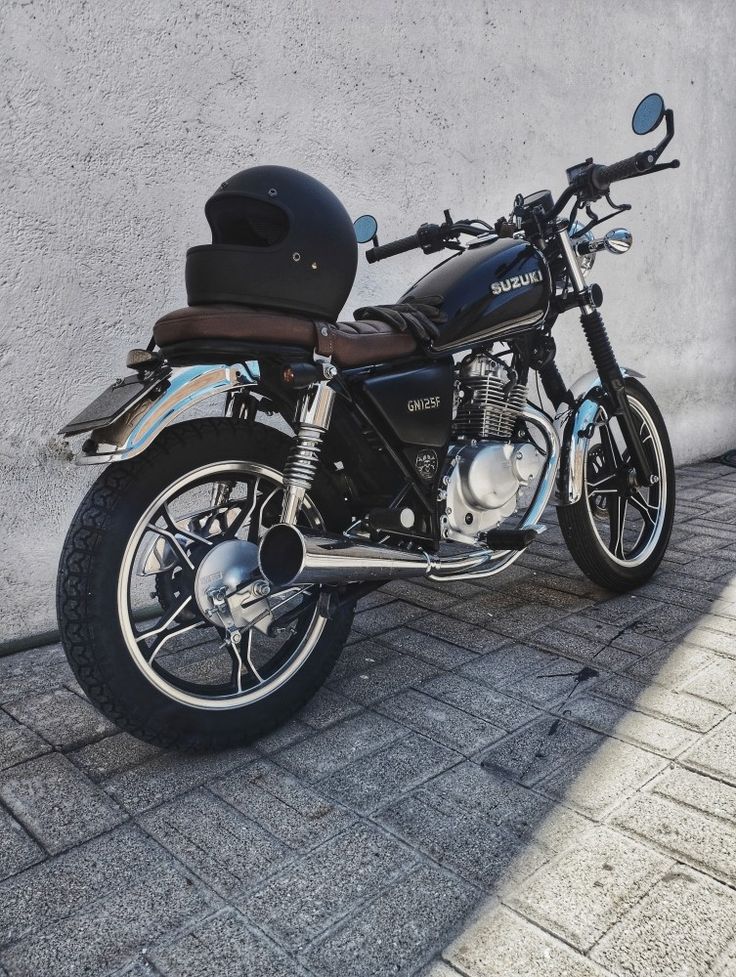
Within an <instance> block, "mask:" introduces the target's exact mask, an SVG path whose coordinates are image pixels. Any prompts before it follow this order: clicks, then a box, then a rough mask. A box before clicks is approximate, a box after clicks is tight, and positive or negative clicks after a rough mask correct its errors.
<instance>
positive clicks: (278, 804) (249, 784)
mask: <svg viewBox="0 0 736 977" xmlns="http://www.w3.org/2000/svg"><path fill="white" fill-rule="evenodd" d="M209 789H210V790H212V791H213V792H214V793H216V794H217V795H218V796H219V797H222V798H223V800H226V801H227V802H228V804H232V806H233V807H235V808H237V809H238V810H239V811H241V812H242V813H243V814H244V815H245V816H246V817H247V818H249V819H250V820H252V821H254V822H255V823H256V824H258V825H260V826H261V827H262V828H265V830H266V831H268V832H269V833H270V834H271V835H273V836H274V837H275V838H277V839H278V840H279V841H282V842H283V843H284V844H286V845H288V846H289V848H293V849H296V850H297V851H306V850H307V849H309V848H312V847H314V846H315V845H317V844H320V843H321V842H323V841H326V840H327V839H328V838H331V837H332V836H333V835H335V834H338V833H339V832H340V831H344V830H345V828H347V827H348V825H350V824H352V822H353V821H354V820H355V818H354V815H352V814H350V813H349V812H348V811H346V810H345V808H343V807H342V806H341V805H340V804H336V803H335V802H334V800H332V799H331V798H328V797H326V796H325V795H324V794H322V793H320V792H318V791H317V790H314V789H312V788H310V787H306V786H305V785H304V784H302V783H300V782H299V781H298V780H296V778H294V777H292V776H291V775H290V774H287V773H286V772H285V771H283V770H281V769H279V767H277V766H275V765H274V764H273V763H269V762H267V761H265V760H262V761H258V762H257V763H254V764H252V765H251V766H250V767H246V768H245V769H244V770H238V771H237V772H235V773H231V774H228V775H227V776H226V777H223V778H222V779H220V780H216V781H214V782H213V783H211V784H210V785H209Z"/></svg>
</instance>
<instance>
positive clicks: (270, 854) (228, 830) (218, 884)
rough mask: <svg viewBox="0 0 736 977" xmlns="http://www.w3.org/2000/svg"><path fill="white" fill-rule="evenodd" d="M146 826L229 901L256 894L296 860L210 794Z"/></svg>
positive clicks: (200, 793)
mask: <svg viewBox="0 0 736 977" xmlns="http://www.w3.org/2000/svg"><path fill="white" fill-rule="evenodd" d="M140 824H141V827H143V828H144V830H145V831H147V832H148V834H150V835H152V836H153V837H154V838H155V839H156V840H157V841H158V842H159V843H160V844H162V845H163V846H164V847H165V848H167V849H168V850H169V851H170V852H171V853H172V854H173V855H174V856H175V857H176V858H177V859H178V860H179V861H180V862H182V863H183V864H184V865H186V866H187V867H188V868H189V869H191V871H192V872H194V873H195V874H196V875H198V876H199V878H201V879H202V880H203V881H204V882H206V883H207V885H209V886H210V887H211V888H213V889H214V890H215V891H217V892H219V893H220V894H221V895H223V896H225V897H227V898H232V897H234V896H236V895H238V894H239V893H241V892H242V891H244V890H245V889H248V890H250V889H252V888H253V886H255V885H258V884H259V883H260V882H261V881H262V880H263V879H266V878H268V876H269V875H273V873H274V872H275V871H277V870H278V868H279V867H280V865H281V864H282V863H283V862H284V861H285V860H287V859H289V858H290V857H291V850H290V849H289V848H287V847H286V846H285V845H284V844H283V843H282V842H280V841H278V840H277V839H276V838H274V837H273V835H271V834H270V833H269V832H267V831H265V830H264V829H263V828H262V827H261V826H260V825H258V824H256V823H255V822H254V821H250V820H247V819H246V818H245V817H244V816H243V814H241V813H240V812H239V811H237V810H236V809H235V808H233V807H231V806H230V805H229V804H226V803H225V802H224V801H223V800H221V799H220V798H219V797H216V796H214V795H213V794H211V793H210V792H209V791H207V790H204V789H200V790H197V791H194V792H193V793H192V794H187V795H186V796H185V797H179V798H177V799H176V800H175V801H173V802H172V803H170V804H165V805H163V806H162V807H159V808H157V809H156V810H155V811H152V812H151V813H149V814H148V815H145V816H144V817H143V818H142V819H141V821H140Z"/></svg>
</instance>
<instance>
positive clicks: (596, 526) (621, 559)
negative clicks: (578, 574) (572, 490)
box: [557, 378, 675, 591]
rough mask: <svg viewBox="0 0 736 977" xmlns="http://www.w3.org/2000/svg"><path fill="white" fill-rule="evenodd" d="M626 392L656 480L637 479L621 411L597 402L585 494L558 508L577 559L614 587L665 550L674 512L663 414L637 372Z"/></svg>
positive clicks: (622, 586)
mask: <svg viewBox="0 0 736 977" xmlns="http://www.w3.org/2000/svg"><path fill="white" fill-rule="evenodd" d="M626 396H627V399H628V401H629V405H630V407H631V413H632V416H633V418H634V423H635V424H636V426H637V428H638V431H639V435H640V437H641V441H642V444H643V446H644V450H645V452H646V454H647V458H648V459H649V463H650V465H651V468H652V472H653V473H654V476H655V481H654V483H653V484H652V485H650V486H648V487H640V486H638V485H637V484H636V479H635V472H634V469H633V465H632V462H631V460H630V458H629V454H628V451H627V449H626V446H625V443H624V440H623V435H622V433H621V428H620V425H619V423H618V419H617V418H615V417H612V418H609V417H608V415H607V414H606V412H605V410H604V409H603V408H601V410H600V411H599V414H598V418H597V420H596V426H595V431H594V433H593V436H592V437H591V439H590V441H589V444H588V450H587V455H586V462H585V471H584V480H583V493H582V496H581V498H580V500H579V501H578V502H576V503H575V504H574V505H568V506H559V507H558V509H557V518H558V521H559V523H560V528H561V529H562V535H563V536H564V538H565V542H566V543H567V547H568V549H569V550H570V553H571V555H572V557H573V559H574V560H575V562H576V563H577V565H578V566H579V567H580V569H581V570H582V571H583V573H584V574H585V575H586V576H587V577H589V578H590V579H591V580H593V581H594V582H595V583H597V584H600V585H601V586H602V587H606V588H608V589H609V590H617V591H626V590H631V589H633V588H634V587H638V586H640V585H641V584H643V583H644V582H645V581H647V580H648V579H649V578H650V577H651V576H652V574H653V573H654V572H655V570H656V569H657V567H658V566H659V564H660V563H661V562H662V558H663V557H664V554H665V552H666V550H667V546H668V544H669V539H670V533H671V532H672V522H673V519H674V515H675V468H674V462H673V459H672V449H671V447H670V441H669V437H668V435H667V428H666V427H665V423H664V420H663V418H662V415H661V413H660V411H659V408H658V407H657V405H656V403H655V402H654V399H653V397H652V396H651V394H650V393H649V392H648V391H647V389H646V388H645V387H644V386H643V385H642V384H641V383H639V381H638V380H635V379H633V378H627V380H626Z"/></svg>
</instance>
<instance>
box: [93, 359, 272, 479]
mask: <svg viewBox="0 0 736 977" xmlns="http://www.w3.org/2000/svg"><path fill="white" fill-rule="evenodd" d="M259 377H260V371H259V369H258V363H257V362H255V361H254V362H248V363H235V364H233V365H231V366H226V365H224V364H222V365H214V366H213V365H208V366H182V367H173V368H172V369H171V372H170V373H169V374H168V376H166V377H165V378H164V381H163V382H164V383H165V387H164V389H163V390H162V391H161V392H160V393H159V394H158V395H157V396H156V397H155V398H154V399H151V398H150V397H149V398H144V399H143V400H141V401H140V402H139V403H137V404H135V405H134V406H133V407H131V408H130V409H129V410H127V411H125V413H123V414H122V415H121V416H120V417H116V418H115V419H114V420H113V421H112V423H110V424H108V425H107V426H106V427H99V428H95V429H93V431H92V436H91V438H90V439H89V440H88V441H87V442H85V445H84V447H83V448H82V452H81V454H79V455H77V456H76V458H75V461H76V463H77V464H78V465H102V464H106V463H107V462H109V461H125V460H127V459H128V458H134V457H135V456H136V455H139V454H141V452H143V451H145V450H146V448H148V446H149V445H150V444H151V443H152V442H153V441H154V440H155V439H156V438H157V437H158V435H159V434H160V433H161V432H162V431H163V429H164V428H165V427H168V426H169V425H170V424H172V423H173V422H174V421H175V420H176V419H177V418H178V417H180V416H181V415H182V414H184V413H185V412H186V411H188V410H191V409H192V408H193V407H195V406H196V405H197V404H200V403H201V402H202V401H203V400H207V398H209V397H214V396H215V394H225V393H231V392H233V391H235V390H242V389H244V388H246V387H253V386H255V385H256V384H257V383H258V380H259Z"/></svg>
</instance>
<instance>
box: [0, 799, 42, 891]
mask: <svg viewBox="0 0 736 977" xmlns="http://www.w3.org/2000/svg"><path fill="white" fill-rule="evenodd" d="M44 857H45V852H44V851H43V849H42V848H41V847H40V845H37V844H36V842H35V841H34V840H33V839H32V838H31V837H30V836H29V835H28V834H27V833H26V832H25V831H24V830H23V828H22V827H21V826H20V825H19V824H18V822H17V821H16V820H15V818H11V816H10V815H9V814H8V813H7V812H6V811H4V810H3V809H2V808H0V882H1V881H2V880H3V879H7V878H8V877H9V876H11V875H15V874H16V872H21V871H22V870H23V869H24V868H28V866H29V865H34V864H35V863H36V862H40V861H41V859H43V858H44Z"/></svg>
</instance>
